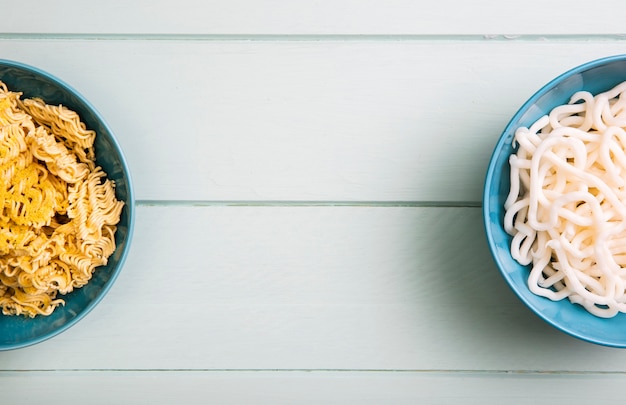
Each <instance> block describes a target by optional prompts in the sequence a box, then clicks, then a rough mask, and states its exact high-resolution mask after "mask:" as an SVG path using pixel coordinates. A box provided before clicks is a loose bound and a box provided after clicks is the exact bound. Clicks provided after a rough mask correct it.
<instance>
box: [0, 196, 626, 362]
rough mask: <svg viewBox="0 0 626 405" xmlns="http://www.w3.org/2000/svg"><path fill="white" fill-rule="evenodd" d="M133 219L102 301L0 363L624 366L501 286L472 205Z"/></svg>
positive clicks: (211, 212) (162, 210) (618, 356)
mask: <svg viewBox="0 0 626 405" xmlns="http://www.w3.org/2000/svg"><path fill="white" fill-rule="evenodd" d="M137 221H138V222H137V225H136V234H135V239H134V243H133V246H132V248H131V252H130V256H129V257H128V261H127V264H126V266H125V268H124V270H123V272H122V274H121V275H120V277H119V278H118V281H117V282H116V285H115V286H114V287H113V289H112V291H111V292H110V293H109V294H108V296H107V297H105V299H104V301H103V302H102V303H101V304H100V305H99V306H98V307H97V308H96V309H95V310H94V311H93V312H92V313H90V314H89V315H88V316H87V317H86V318H85V319H84V320H82V321H81V322H80V323H79V324H78V325H76V326H74V327H72V328H71V329H70V330H68V331H66V332H64V333H63V334H61V335H60V336H58V337H56V338H54V339H52V340H49V341H47V342H44V343H41V344H38V345H36V346H33V347H30V348H25V349H22V350H17V351H10V352H2V353H0V369H2V370H63V369H65V370H74V369H79V370H80V369H96V370H97V369H104V370H107V369H108V370H138V369H146V370H151V369H174V370H176V369H269V370H275V369H286V370H289V369H324V370H327V369H347V370H442V371H445V370H477V371H479V370H503V371H549V372H558V371H560V370H569V371H584V372H596V371H612V372H623V371H625V370H626V366H624V365H625V364H626V351H620V350H617V349H610V348H605V347H600V346H595V345H592V344H589V343H585V342H582V341H579V340H576V339H574V338H571V337H569V336H567V335H565V334H563V333H561V332H558V331H556V330H554V329H552V328H551V327H549V326H548V325H547V324H545V323H544V322H543V321H541V320H539V318H537V317H536V316H535V315H533V314H532V313H531V312H530V310H528V309H526V308H525V307H524V306H523V305H522V304H521V302H520V301H518V300H517V298H515V296H514V295H513V293H512V292H511V291H510V290H509V289H508V287H507V286H506V284H505V283H504V281H503V279H502V277H501V276H500V275H499V273H498V271H497V270H496V268H495V266H494V265H493V264H492V261H491V258H490V255H489V252H488V249H487V246H486V242H485V241H484V235H483V228H482V221H481V215H480V209H478V208H409V207H397V208H389V207H180V206H179V207H167V206H141V207H139V209H138V214H137ZM164 232H166V233H168V234H169V237H165V235H164V234H163V233H164Z"/></svg>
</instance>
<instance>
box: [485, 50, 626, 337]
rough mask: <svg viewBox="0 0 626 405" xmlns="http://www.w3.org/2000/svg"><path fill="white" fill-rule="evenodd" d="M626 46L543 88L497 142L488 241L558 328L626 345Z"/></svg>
mask: <svg viewBox="0 0 626 405" xmlns="http://www.w3.org/2000/svg"><path fill="white" fill-rule="evenodd" d="M625 82H626V55H616V56H610V57H606V58H602V59H598V60H594V61H591V62H588V63H585V64H583V65H581V66H578V67H575V68H573V69H571V70H569V71H567V72H565V73H563V74H561V75H560V76H558V77H556V78H555V79H554V80H552V81H550V82H549V83H548V84H546V85H545V86H544V87H542V88H541V89H540V90H539V91H537V92H536V93H535V94H534V95H533V96H532V97H531V98H530V99H529V100H528V101H526V102H525V103H524V104H523V105H522V107H521V108H520V109H519V110H518V111H517V113H516V114H515V115H514V116H513V118H512V119H511V120H510V122H509V123H508V124H507V126H506V127H505V129H504V131H503V133H502V135H501V136H500V138H499V140H498V142H497V144H496V146H495V149H494V151H493V154H492V157H491V160H490V162H489V166H488V169H487V174H486V178H485V186H484V193H483V218H484V225H485V231H486V235H487V240H488V244H489V248H490V250H491V253H492V256H493V258H494V260H495V263H496V265H497V267H498V269H499V270H500V272H501V274H502V276H503V277H504V279H505V280H506V282H507V283H508V284H509V286H510V287H511V289H512V290H513V291H514V292H515V294H516V295H517V296H518V297H519V298H520V299H521V300H522V302H523V303H524V304H525V305H526V306H528V307H529V308H530V309H531V310H532V311H533V312H534V313H535V314H537V315H538V316H539V317H540V318H542V319H543V320H545V321H546V322H548V323H549V324H550V325H552V326H554V327H555V328H557V329H559V330H561V331H563V332H565V333H567V334H569V335H571V336H574V337H576V338H579V339H582V340H584V341H587V342H591V343H595V344H599V345H604V346H610V347H619V348H626V328H624V326H625V325H626V152H625V150H626V84H625Z"/></svg>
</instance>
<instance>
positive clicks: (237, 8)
mask: <svg viewBox="0 0 626 405" xmlns="http://www.w3.org/2000/svg"><path fill="white" fill-rule="evenodd" d="M0 4H1V5H2V8H3V10H5V11H4V15H8V16H9V18H4V19H3V22H2V25H1V28H0V29H1V30H2V32H5V33H6V32H8V33H60V34H65V33H107V34H109V33H111V34H120V33H121V34H126V33H133V34H137V33H139V34H153V33H167V34H217V35H220V34H234V35H239V34H241V35H255V34H263V35H283V34H287V35H294V34H295V35H311V34H312V35H345V34H348V35H389V34H391V35H465V34H471V35H491V34H509V35H516V34H532V35H545V34H617V35H621V34H623V32H624V29H623V22H622V19H621V16H622V15H623V14H624V12H625V11H626V6H625V5H624V3H623V2H621V1H619V0H600V1H595V2H594V3H593V5H592V6H587V7H583V6H582V5H578V4H572V3H571V2H570V1H567V0H551V1H541V0H527V1H525V2H524V3H523V5H513V4H511V3H509V2H502V1H497V0H478V1H473V2H462V1H455V0H441V1H435V2H433V1H429V2H427V1H411V0H391V1H389V0H386V1H385V0H367V1H358V0H339V1H337V0H318V1H306V2H303V1H299V2H293V1H288V0H263V1H247V0H230V1H223V0H222V1H217V0H211V1H202V0H181V1H177V2H170V1H165V0H159V1H151V0H132V1H129V0H106V1H105V0H99V1H90V2H89V3H88V4H87V3H85V2H82V1H79V0H57V1H55V2H41V3H37V4H36V6H34V5H33V3H32V2H28V1H21V2H10V1H8V0H3V1H2V2H0ZM7 10H8V11H7ZM26 16H28V18H25V17H26Z"/></svg>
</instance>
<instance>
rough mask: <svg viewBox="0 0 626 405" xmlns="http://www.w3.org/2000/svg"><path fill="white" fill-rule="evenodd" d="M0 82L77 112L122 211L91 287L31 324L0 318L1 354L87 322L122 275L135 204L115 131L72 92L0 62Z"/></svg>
mask: <svg viewBox="0 0 626 405" xmlns="http://www.w3.org/2000/svg"><path fill="white" fill-rule="evenodd" d="M0 80H2V81H3V82H5V83H6V85H7V86H8V87H9V90H11V91H17V92H22V93H23V97H40V98H42V99H43V100H44V101H45V102H46V103H48V104H54V105H58V104H63V105H64V106H66V107H68V108H70V109H72V110H74V111H76V112H77V113H78V114H79V115H80V117H81V119H82V120H83V122H84V123H85V124H86V125H87V128H89V129H93V130H95V131H96V134H97V135H96V140H95V151H96V163H97V164H98V165H99V166H102V168H103V169H104V171H105V172H106V173H107V177H108V178H109V179H111V180H113V181H115V185H116V188H115V193H116V196H117V199H118V200H121V201H124V208H123V210H122V215H121V218H120V222H119V224H118V226H117V232H116V234H115V242H116V245H117V247H116V249H115V252H114V253H113V254H112V255H111V257H110V258H109V260H108V263H107V265H106V266H102V267H98V268H97V269H96V271H95V272H94V275H93V278H92V279H91V280H90V281H89V283H88V284H87V285H86V286H84V287H82V288H79V289H76V290H74V291H73V292H71V293H70V294H67V295H59V297H60V298H63V299H64V300H65V306H59V307H57V309H56V310H55V311H54V312H53V313H52V314H51V315H50V316H37V317H35V318H33V319H31V318H26V317H23V316H6V315H1V314H0V351H1V350H11V349H17V348H21V347H26V346H30V345H33V344H36V343H39V342H42V341H44V340H47V339H49V338H52V337H53V336H56V335H58V334H59V333H61V332H63V331H65V330H67V329H68V328H70V327H71V326H73V325H75V324H76V323H77V322H78V321H79V320H81V319H82V318H84V317H85V315H87V314H88V313H89V312H90V311H91V310H92V309H93V308H94V307H95V306H96V305H97V304H98V303H99V302H100V301H101V300H102V298H103V297H104V295H105V294H106V293H107V292H108V291H109V289H110V288H111V286H112V285H113V283H114V282H115V279H116V278H117V276H118V274H119V273H120V271H121V269H122V266H123V264H124V261H125V260H126V256H127V255H128V251H129V248H130V241H131V237H132V234H133V227H134V220H135V215H134V211H135V201H134V194H133V187H132V182H131V177H130V171H129V169H128V166H127V164H126V159H125V157H124V155H123V153H122V150H121V148H120V146H119V144H118V143H117V141H116V139H115V136H114V135H113V131H112V130H111V128H110V127H109V126H108V125H107V124H106V122H105V120H104V119H103V118H102V116H101V115H100V114H99V113H98V112H97V111H96V109H95V108H94V107H93V106H92V105H91V104H90V103H89V101H87V100H86V99H85V98H84V97H83V96H82V95H80V94H79V93H78V92H77V91H76V90H74V89H73V88H72V87H70V86H69V85H67V84H66V83H64V82H63V81H61V80H59V79H58V78H56V77H54V76H52V75H50V74H48V73H46V72H44V71H42V70H40V69H38V68H35V67H32V66H28V65H25V64H22V63H18V62H14V61H8V60H0Z"/></svg>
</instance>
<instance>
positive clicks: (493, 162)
mask: <svg viewBox="0 0 626 405" xmlns="http://www.w3.org/2000/svg"><path fill="white" fill-rule="evenodd" d="M624 61H626V54H617V55H612V56H606V57H602V58H598V59H594V60H591V61H589V62H585V63H583V64H580V65H578V66H576V67H573V68H571V69H569V70H567V71H565V72H564V73H561V74H559V75H558V76H556V77H555V78H553V79H552V80H550V81H549V82H548V83H546V84H545V85H543V86H542V87H541V88H539V90H537V91H536V92H535V93H534V94H533V95H532V96H531V97H530V98H528V100H526V101H525V102H524V103H523V104H522V105H521V107H520V108H519V109H518V110H517V112H516V113H515V114H514V115H513V117H512V118H511V119H510V120H509V122H508V123H507V124H506V126H505V127H504V129H503V130H502V132H501V134H500V135H499V137H498V141H497V142H496V144H495V146H494V148H493V151H492V154H491V156H490V158H489V164H488V166H487V171H486V174H485V179H484V183H483V196H482V215H483V226H484V230H485V234H486V238H487V242H488V245H489V250H490V253H491V256H492V259H493V260H494V262H495V263H496V267H497V268H498V271H499V273H500V274H501V275H502V276H503V277H504V279H505V280H506V283H507V285H508V286H509V288H510V289H511V290H512V291H513V292H514V293H515V295H516V296H517V297H518V298H519V299H520V300H521V301H522V302H523V303H524V305H525V306H526V307H527V308H529V309H530V310H531V311H532V312H534V313H535V315H537V316H538V317H539V318H541V319H542V320H543V321H545V322H546V323H548V324H549V325H551V326H553V327H554V328H556V329H558V330H560V331H562V332H564V333H566V334H568V335H570V336H573V337H575V338H578V339H580V340H583V341H587V342H590V343H594V344H598V345H602V346H608V347H615V348H626V334H625V336H624V339H623V340H622V341H619V342H618V341H614V340H610V339H600V338H596V337H590V336H587V335H585V333H583V332H580V331H577V330H575V329H574V328H571V327H569V326H567V325H564V324H562V323H559V322H557V321H556V320H554V319H552V318H551V317H549V316H547V315H546V314H545V313H544V312H543V311H541V310H540V309H539V308H537V307H536V306H535V304H533V302H531V301H530V299H529V298H527V296H525V295H523V294H522V292H521V291H519V289H517V288H515V286H514V283H513V280H512V277H511V275H510V274H509V273H508V272H506V271H505V270H504V268H505V264H504V263H502V262H501V260H500V258H499V256H498V254H497V246H496V244H495V238H497V237H498V236H496V235H494V234H493V233H492V230H491V227H490V225H491V223H492V221H490V220H489V215H490V207H491V206H490V204H489V201H490V196H491V193H492V185H491V183H492V181H491V180H492V178H493V176H494V173H495V171H496V170H497V169H498V166H497V157H498V156H499V155H500V151H501V150H502V148H503V146H504V143H505V142H507V134H509V133H510V132H511V129H512V128H513V126H516V125H515V124H516V123H517V122H518V121H519V119H520V118H521V117H522V116H523V115H524V114H525V113H526V112H527V111H528V109H529V108H530V107H531V106H532V105H534V104H535V103H536V102H537V100H538V99H540V98H541V97H543V96H544V95H545V94H546V93H548V92H549V91H551V90H552V89H554V88H555V87H557V86H558V85H559V83H561V82H562V81H564V80H565V79H567V78H569V77H571V76H573V75H576V74H580V73H582V72H585V71H587V70H591V69H594V68H597V67H600V66H603V65H607V64H611V63H614V62H624ZM624 76H625V79H624V80H626V72H625V75H624ZM499 219H500V220H502V218H499ZM537 297H539V296H537ZM545 299H546V300H547V299H548V298H545ZM572 305H573V304H572Z"/></svg>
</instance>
